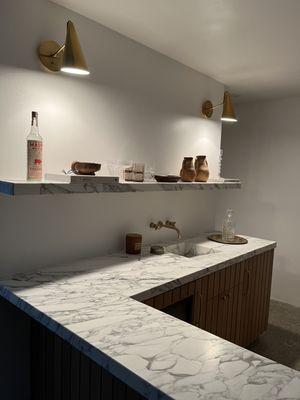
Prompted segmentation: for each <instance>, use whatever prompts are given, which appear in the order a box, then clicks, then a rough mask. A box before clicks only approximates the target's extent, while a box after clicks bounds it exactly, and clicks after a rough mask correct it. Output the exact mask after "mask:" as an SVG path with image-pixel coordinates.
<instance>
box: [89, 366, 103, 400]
mask: <svg viewBox="0 0 300 400" xmlns="http://www.w3.org/2000/svg"><path fill="white" fill-rule="evenodd" d="M89 371H90V388H89V392H90V400H102V397H101V383H102V381H101V380H102V371H103V369H102V368H99V366H98V365H97V364H95V363H94V362H93V361H90V368H89Z"/></svg>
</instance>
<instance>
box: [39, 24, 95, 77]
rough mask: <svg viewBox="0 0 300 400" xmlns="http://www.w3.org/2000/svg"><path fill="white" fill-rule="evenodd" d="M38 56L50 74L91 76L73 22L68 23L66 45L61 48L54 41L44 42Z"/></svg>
mask: <svg viewBox="0 0 300 400" xmlns="http://www.w3.org/2000/svg"><path fill="white" fill-rule="evenodd" d="M38 55H39V59H40V61H41V63H42V65H43V66H44V67H45V68H46V69H47V70H48V71H50V72H59V71H63V72H67V73H73V74H77V75H88V74H89V70H88V67H87V64H86V61H85V58H84V55H83V53H82V50H81V46H80V43H79V39H78V36H77V33H76V30H75V27H74V24H73V22H71V21H68V23H67V36H66V41H65V44H63V45H61V46H59V45H58V44H57V43H56V42H54V41H52V40H49V41H45V42H42V43H41V44H40V46H39V48H38Z"/></svg>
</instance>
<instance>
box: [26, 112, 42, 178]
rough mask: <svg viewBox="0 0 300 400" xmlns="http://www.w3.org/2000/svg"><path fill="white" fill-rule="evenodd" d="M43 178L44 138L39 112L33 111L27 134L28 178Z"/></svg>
mask: <svg viewBox="0 0 300 400" xmlns="http://www.w3.org/2000/svg"><path fill="white" fill-rule="evenodd" d="M42 179H43V138H42V137H41V135H40V133H39V126H38V113H37V112H36V111H32V113H31V129H30V133H29V135H28V136H27V180H29V181H40V180H42Z"/></svg>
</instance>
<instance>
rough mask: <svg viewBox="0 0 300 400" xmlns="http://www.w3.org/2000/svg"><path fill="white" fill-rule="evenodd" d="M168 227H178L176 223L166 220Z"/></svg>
mask: <svg viewBox="0 0 300 400" xmlns="http://www.w3.org/2000/svg"><path fill="white" fill-rule="evenodd" d="M166 225H167V226H173V227H174V226H175V225H176V221H169V220H168V219H167V220H166Z"/></svg>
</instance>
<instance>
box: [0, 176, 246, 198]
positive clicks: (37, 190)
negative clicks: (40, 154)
mask: <svg viewBox="0 0 300 400" xmlns="http://www.w3.org/2000/svg"><path fill="white" fill-rule="evenodd" d="M96 178H97V177H96ZM240 188H241V182H205V183H195V182H193V183H184V182H181V183H156V182H143V183H137V182H131V183H124V182H120V183H99V182H97V181H96V180H94V181H93V180H92V179H90V180H87V179H86V181H85V182H81V183H76V182H75V183H74V182H70V183H63V182H59V181H57V182H55V181H53V182H49V181H45V182H26V181H5V180H0V194H1V193H2V194H6V195H10V196H18V195H43V194H75V193H127V192H153V191H182V190H213V189H240Z"/></svg>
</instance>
